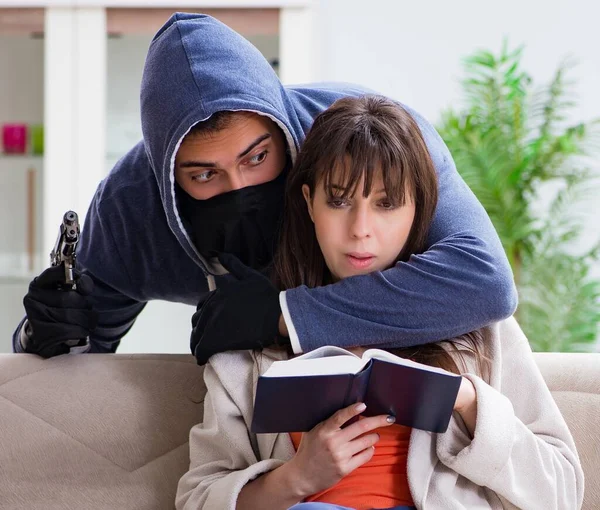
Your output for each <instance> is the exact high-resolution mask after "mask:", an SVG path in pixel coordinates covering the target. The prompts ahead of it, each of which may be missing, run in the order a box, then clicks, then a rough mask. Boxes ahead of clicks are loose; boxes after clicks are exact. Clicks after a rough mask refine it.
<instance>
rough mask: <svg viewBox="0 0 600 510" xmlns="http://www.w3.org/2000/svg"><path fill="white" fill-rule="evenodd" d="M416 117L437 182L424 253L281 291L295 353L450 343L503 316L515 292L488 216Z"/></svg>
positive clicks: (445, 152) (434, 137)
mask: <svg viewBox="0 0 600 510" xmlns="http://www.w3.org/2000/svg"><path fill="white" fill-rule="evenodd" d="M409 111H410V113H411V114H412V115H413V116H414V117H415V119H416V120H417V122H418V124H419V126H420V127H421V130H422V132H423V135H424V137H425V141H426V142H427V146H428V148H429V151H430V154H431V156H432V159H433V162H434V164H435V167H436V169H437V173H438V178H439V190H440V191H439V202H438V206H437V210H436V214H435V218H434V220H433V224H432V226H431V230H430V233H429V240H428V245H429V249H428V250H427V251H426V252H425V253H423V254H422V255H417V256H413V257H411V259H410V261H408V262H401V263H399V264H397V265H396V266H395V267H393V268H391V269H389V270H387V271H384V272H380V273H372V274H369V275H364V276H356V277H352V278H346V279H344V280H342V281H340V282H338V283H335V284H333V285H328V286H325V287H319V288H314V289H308V288H306V287H299V288H296V289H290V290H288V291H286V292H285V294H284V295H283V297H282V299H281V304H282V313H283V317H284V319H285V322H286V325H287V330H288V332H289V334H290V338H291V340H292V346H293V347H294V348H295V350H296V351H300V350H302V351H305V352H306V351H310V350H313V349H315V348H317V347H320V346H322V345H326V344H335V345H339V346H341V347H348V346H352V345H355V344H356V342H357V341H360V342H361V344H364V345H367V344H370V345H379V346H383V347H405V346H410V345H418V344H423V343H427V342H432V341H438V340H443V339H447V338H453V337H455V336H458V335H461V334H464V333H467V332H469V331H474V330H476V329H479V328H481V327H483V326H486V325H488V324H491V323H493V322H497V321H499V320H502V319H504V318H506V317H509V316H510V315H511V314H512V313H513V312H514V310H515V308H516V304H517V294H516V289H515V286H514V282H513V277H512V272H511V269H510V266H509V264H508V260H507V258H506V256H505V254H504V250H503V248H502V245H501V243H500V240H499V238H498V235H497V233H496V231H495V230H494V227H493V226H492V223H491V221H490V219H489V217H488V216H487V213H486V212H485V210H484V209H483V207H482V206H481V204H480V203H479V202H478V200H477V199H476V197H475V196H474V195H473V193H472V192H471V190H470V189H469V188H468V187H467V185H466V184H465V182H464V181H463V180H462V178H461V177H460V175H459V174H458V172H457V171H456V168H455V166H454V162H453V160H452V156H451V155H450V153H449V151H448V149H447V147H446V146H445V144H444V142H443V141H442V140H441V138H440V137H439V135H438V134H437V132H436V131H435V129H434V128H433V127H432V126H431V125H430V124H429V123H428V122H427V121H425V120H424V119H423V118H421V117H420V116H419V115H418V114H417V113H415V112H414V111H412V110H409Z"/></svg>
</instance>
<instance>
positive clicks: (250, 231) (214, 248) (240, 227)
mask: <svg viewBox="0 0 600 510" xmlns="http://www.w3.org/2000/svg"><path fill="white" fill-rule="evenodd" d="M288 167H289V165H286V167H285V168H284V170H283V171H282V172H281V174H279V176H278V177H276V178H275V179H273V180H272V181H269V182H265V183H264V184H258V185H256V186H247V187H245V188H241V189H238V190H235V191H230V192H228V193H223V194H221V195H216V196H214V197H212V198H209V199H206V200H196V199H195V198H192V197H191V196H190V195H188V194H187V193H186V192H185V191H184V190H183V188H181V187H180V186H179V185H178V184H177V183H176V184H175V188H176V196H177V204H178V207H179V211H180V213H181V215H182V216H183V218H184V219H185V220H186V221H187V223H188V230H189V234H190V236H191V238H192V242H193V243H194V245H195V246H196V248H197V249H198V251H199V252H200V253H201V254H202V255H203V256H204V257H206V258H211V257H214V256H215V254H216V253H218V252H224V253H231V254H233V255H235V256H236V257H237V258H239V259H240V261H241V262H242V263H244V264H245V265H246V266H249V267H252V268H254V269H257V270H261V269H264V268H266V267H267V266H268V265H270V264H271V262H272V260H273V254H274V252H275V248H276V244H277V240H278V237H279V228H280V226H281V222H282V218H283V203H284V191H285V179H286V177H287V173H288Z"/></svg>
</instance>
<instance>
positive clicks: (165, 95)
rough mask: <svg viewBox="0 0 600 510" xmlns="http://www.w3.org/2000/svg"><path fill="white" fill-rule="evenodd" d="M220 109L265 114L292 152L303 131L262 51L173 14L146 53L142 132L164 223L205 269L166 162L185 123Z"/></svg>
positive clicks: (208, 23)
mask: <svg viewBox="0 0 600 510" xmlns="http://www.w3.org/2000/svg"><path fill="white" fill-rule="evenodd" d="M223 110H231V111H234V110H246V111H253V112H257V113H259V114H262V115H266V116H268V117H270V118H271V119H272V120H273V121H275V122H276V123H277V124H278V125H279V127H280V128H281V129H282V131H283V132H284V134H285V137H286V139H287V143H288V148H289V150H290V153H291V155H292V158H295V154H296V150H297V148H298V146H299V145H300V137H301V136H302V133H303V129H302V126H301V125H300V122H299V120H298V118H297V115H296V112H295V111H294V108H293V105H292V102H291V101H290V98H289V97H288V92H287V91H286V89H285V88H284V87H283V86H282V85H281V82H280V81H279V78H278V77H277V75H276V74H275V72H274V71H273V69H272V68H271V65H270V64H269V63H268V62H267V60H266V59H265V58H264V56H263V55H262V54H261V53H260V52H259V51H258V50H257V49H256V48H255V47H254V46H253V45H252V44H251V43H250V42H248V41H247V40H246V39H244V38H243V37H242V36H241V35H239V34H238V33H236V32H235V31H233V30H231V29H230V28H229V27H227V26H226V25H224V24H223V23H221V22H219V21H217V20H216V19H214V18H212V17H210V16H206V15H203V14H187V13H175V14H174V15H173V16H171V18H170V19H169V20H168V21H167V23H165V25H164V26H163V27H162V28H161V29H160V30H159V31H158V32H157V34H156V35H155V36H154V39H153V40H152V42H151V44H150V48H149V50H148V56H147V57H146V63H145V66H144V73H143V77H142V87H141V115H142V132H143V136H144V146H145V149H146V153H147V156H148V158H149V161H150V165H151V166H152V169H153V171H154V174H155V176H156V181H157V183H158V188H159V192H160V196H161V200H162V202H163V207H164V210H165V214H166V216H167V221H168V223H169V226H170V228H171V230H172V231H173V233H174V234H175V235H176V236H177V238H178V240H179V242H180V243H181V245H182V246H183V248H184V249H185V250H186V252H188V255H190V256H191V257H192V258H193V259H195V260H196V261H198V262H199V263H200V264H201V265H203V266H204V267H205V268H206V267H207V264H206V261H204V260H203V259H202V257H201V256H200V254H199V253H198V252H197V250H196V248H195V246H194V245H193V243H192V242H191V240H190V238H189V236H188V234H187V232H186V230H185V228H184V227H183V224H182V222H181V218H180V216H179V213H178V211H177V208H176V205H175V204H176V201H175V176H174V161H175V154H176V152H177V149H178V148H179V145H180V144H181V141H182V139H183V138H184V136H185V135H186V134H187V133H188V131H189V130H190V128H191V127H192V126H194V124H196V123H198V122H200V121H203V120H206V119H208V118H209V117H210V116H211V115H212V114H213V113H215V112H218V111H223ZM209 271H210V270H209ZM210 272H212V271H210Z"/></svg>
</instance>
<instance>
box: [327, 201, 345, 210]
mask: <svg viewBox="0 0 600 510" xmlns="http://www.w3.org/2000/svg"><path fill="white" fill-rule="evenodd" d="M347 204H348V202H347V201H346V200H343V199H341V198H330V199H329V200H328V201H327V205H329V207H331V208H333V209H340V208H342V207H344V206H345V205H347Z"/></svg>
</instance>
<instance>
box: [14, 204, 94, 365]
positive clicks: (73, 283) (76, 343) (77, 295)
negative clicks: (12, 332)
mask: <svg viewBox="0 0 600 510" xmlns="http://www.w3.org/2000/svg"><path fill="white" fill-rule="evenodd" d="M78 242H79V221H78V218H77V214H76V213H75V212H73V211H67V212H66V213H65V215H64V217H63V221H62V223H61V225H60V228H59V231H58V238H57V240H56V244H55V246H54V249H53V250H52V252H51V253H50V264H51V266H50V267H49V268H48V269H46V270H45V271H44V272H43V273H42V274H40V275H39V276H38V277H36V278H34V280H33V281H32V282H31V283H30V284H29V292H28V293H27V294H26V295H25V297H24V299H23V305H24V306H25V311H26V312H27V320H26V321H25V323H24V324H23V327H22V330H21V344H22V346H23V349H24V351H25V352H28V353H33V354H39V355H40V356H42V357H44V358H50V357H52V356H58V355H59V354H67V353H69V352H85V351H86V350H88V349H89V343H88V341H87V337H88V336H89V335H90V333H91V332H92V331H93V330H94V328H95V327H96V324H97V322H98V315H97V313H96V312H95V311H94V309H93V308H92V305H91V302H90V299H89V295H90V294H91V293H92V290H93V289H94V282H93V281H92V279H91V278H90V277H89V276H88V275H86V274H81V273H80V272H79V271H77V269H75V258H76V248H77V243H78Z"/></svg>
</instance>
